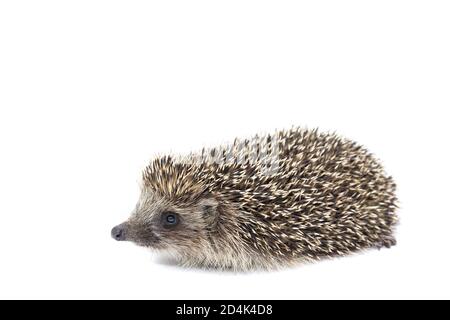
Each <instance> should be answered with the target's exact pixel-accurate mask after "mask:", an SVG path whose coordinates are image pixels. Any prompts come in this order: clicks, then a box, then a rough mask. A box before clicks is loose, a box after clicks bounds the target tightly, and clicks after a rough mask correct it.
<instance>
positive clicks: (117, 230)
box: [111, 223, 126, 241]
mask: <svg viewBox="0 0 450 320" xmlns="http://www.w3.org/2000/svg"><path fill="white" fill-rule="evenodd" d="M111 237H112V238H113V239H115V240H117V241H125V240H126V226H125V224H124V223H122V224H119V225H118V226H115V227H114V228H112V230H111Z"/></svg>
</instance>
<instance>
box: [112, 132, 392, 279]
mask: <svg viewBox="0 0 450 320" xmlns="http://www.w3.org/2000/svg"><path fill="white" fill-rule="evenodd" d="M395 189H396V186H395V183H394V181H393V179H392V177H390V176H388V175H387V174H386V173H385V170H384V169H383V166H382V165H381V163H380V161H379V160H378V159H376V158H375V157H374V156H373V155H372V154H371V153H369V151H367V149H365V148H364V147H362V146H361V145H359V144H357V143H355V142H353V141H351V140H348V139H346V138H343V137H341V136H339V135H337V134H336V133H329V132H319V130H317V129H314V130H310V129H304V128H292V129H289V130H278V131H275V132H274V133H272V134H265V135H256V136H254V137H252V138H249V139H236V140H234V142H233V143H230V144H228V145H224V146H219V147H214V148H205V149H203V150H201V151H199V152H193V153H190V154H186V155H162V156H157V157H155V158H154V159H153V160H152V161H151V162H150V163H149V165H148V166H147V167H146V168H145V169H144V170H143V174H142V182H141V194H140V198H139V200H138V202H137V205H136V207H135V209H134V210H133V212H132V213H131V216H130V218H129V219H128V220H127V221H126V222H124V223H122V224H120V225H118V226H116V227H114V228H113V229H112V231H111V236H112V237H113V238H114V239H116V240H118V241H132V242H134V243H135V244H137V245H140V246H144V247H148V248H152V249H154V250H155V251H157V252H162V253H165V254H168V255H169V256H170V257H172V258H174V259H175V260H176V262H177V263H179V265H181V266H187V267H198V268H212V269H221V270H234V271H252V270H257V269H261V270H273V269H278V268H280V267H285V266H291V265H293V264H296V263H301V262H307V261H316V260H320V259H323V258H330V257H336V256H343V255H348V254H351V253H355V252H358V251H362V250H366V249H370V248H378V249H380V248H382V247H386V248H389V247H391V246H393V245H395V244H396V240H395V237H394V227H395V225H396V223H397V220H398V218H397V215H396V209H397V207H398V206H397V198H396V195H395Z"/></svg>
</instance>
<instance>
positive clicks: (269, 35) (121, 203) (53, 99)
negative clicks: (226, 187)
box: [0, 0, 450, 299]
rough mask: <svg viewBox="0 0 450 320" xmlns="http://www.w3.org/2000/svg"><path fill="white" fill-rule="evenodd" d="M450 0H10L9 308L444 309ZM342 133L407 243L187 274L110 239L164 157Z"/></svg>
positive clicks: (5, 258) (2, 176)
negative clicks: (379, 177) (375, 176)
mask: <svg viewBox="0 0 450 320" xmlns="http://www.w3.org/2000/svg"><path fill="white" fill-rule="evenodd" d="M449 17H450V4H449V2H448V1H411V0H408V1H394V0H388V1H382V0H379V1H360V0H355V1H320V0H318V1H304V2H300V1H261V0H258V1H247V0H237V1H234V0H227V1H210V0H208V1H207V0H205V1H195V0H192V1H172V0H165V1H93V0H89V1H19V0H17V1H2V2H0V108H1V109H0V141H1V144H0V148H1V149H0V152H1V155H0V227H1V229H0V238H1V241H0V298H144V299H155V298H156V299H167V298H191V299H196V298H235V299H240V298H255V299H257V298H265V299H272V298H273V299H276V298H285V299H299V298H307V299H312V298H343V299H346V298H363V299H365V298H388V299H389V298H450V293H449V290H450V289H449V288H450V279H449V270H450V250H449V244H450V241H449V231H448V230H449V224H450V212H449V206H448V198H449V195H448V192H449V179H450V176H449V163H450V159H449V141H448V140H449V129H448V124H449V116H448V112H447V111H448V108H449V107H450V90H449V89H450V18H449ZM292 125H301V126H306V127H311V128H313V127H319V128H321V129H322V130H336V131H337V132H339V133H340V134H342V135H344V136H347V137H349V138H352V139H354V140H356V141H358V142H360V143H362V144H364V145H365V146H366V147H368V148H369V149H370V150H371V151H372V152H374V153H375V154H376V156H377V157H379V158H381V159H382V160H383V163H384V164H385V166H386V169H387V171H388V173H389V174H392V175H393V176H394V177H395V179H396V181H397V183H398V187H399V188H398V196H399V198H400V201H401V210H400V211H399V215H400V217H401V224H400V226H399V227H398V232H397V239H398V245H397V246H396V247H394V248H392V249H390V250H387V249H384V250H381V251H377V250H373V251H369V252H367V253H364V254H359V255H354V256H352V257H347V258H341V259H333V260H328V261H323V262H320V263H315V264H310V265H305V266H299V267H297V268H292V269H289V270H284V271H279V272H265V273H264V272H263V273H250V274H233V273H221V272H214V271H202V270H185V269H180V268H179V267H176V266H173V265H172V266H171V265H167V264H166V263H164V262H163V261H160V260H158V259H157V257H154V256H153V255H152V253H150V252H148V251H147V250H146V249H143V248H139V247H136V246H134V245H132V244H130V243H118V242H116V241H113V240H112V239H111V238H110V229H111V227H113V226H114V225H115V224H118V223H120V222H122V221H123V220H125V219H126V218H127V216H128V214H129V212H130V211H131V209H132V208H133V207H134V204H135V202H136V200H137V198H138V194H139V190H138V180H139V177H140V170H141V169H142V168H143V167H144V166H145V164H146V163H147V161H148V160H149V159H150V158H151V157H152V156H153V155H155V154H163V153H166V152H176V153H178V152H182V153H183V152H188V151H190V150H196V149H199V148H200V147H202V146H204V145H207V146H211V145H215V144H218V143H222V142H227V141H230V140H232V139H233V138H234V137H236V136H248V135H252V134H254V133H258V132H270V131H272V130H274V129H276V128H278V129H281V128H289V127H291V126H292Z"/></svg>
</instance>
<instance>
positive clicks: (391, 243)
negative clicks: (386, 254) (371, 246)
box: [376, 236, 397, 250]
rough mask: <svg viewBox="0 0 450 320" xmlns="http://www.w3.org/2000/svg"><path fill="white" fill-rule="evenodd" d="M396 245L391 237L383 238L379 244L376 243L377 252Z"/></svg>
mask: <svg viewBox="0 0 450 320" xmlns="http://www.w3.org/2000/svg"><path fill="white" fill-rule="evenodd" d="M396 244H397V241H396V240H395V238H394V237H393V236H388V237H383V238H382V239H381V241H380V242H378V243H377V245H376V247H377V249H378V250H380V249H381V248H388V249H389V248H390V247H393V246H395V245H396Z"/></svg>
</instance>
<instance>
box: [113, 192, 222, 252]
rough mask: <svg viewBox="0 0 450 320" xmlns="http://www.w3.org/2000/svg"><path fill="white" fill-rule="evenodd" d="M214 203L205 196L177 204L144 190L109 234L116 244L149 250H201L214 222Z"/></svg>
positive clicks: (205, 243)
mask: <svg viewBox="0 0 450 320" xmlns="http://www.w3.org/2000/svg"><path fill="white" fill-rule="evenodd" d="M217 204H218V203H217V201H215V200H214V199H213V198H211V197H206V198H201V199H199V200H197V201H195V202H194V203H190V204H189V205H186V204H183V205H180V204H176V203H175V202H174V201H171V200H170V199H165V198H164V197H162V196H159V195H157V194H156V193H154V192H152V191H149V190H145V189H144V190H143V192H142V194H141V197H140V199H139V201H138V203H137V205H136V208H135V210H134V211H133V213H132V215H131V217H130V218H129V219H128V220H127V221H126V222H124V223H122V224H120V225H118V226H116V227H114V228H113V229H112V231H111V235H112V237H113V238H114V239H116V240H118V241H132V242H134V243H136V244H137V245H140V246H144V247H150V248H153V249H160V250H172V251H177V252H180V251H185V250H192V249H194V248H198V249H202V248H203V247H204V246H207V245H208V243H209V241H208V230H210V229H211V225H212V223H213V222H214V220H215V212H216V209H217Z"/></svg>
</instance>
